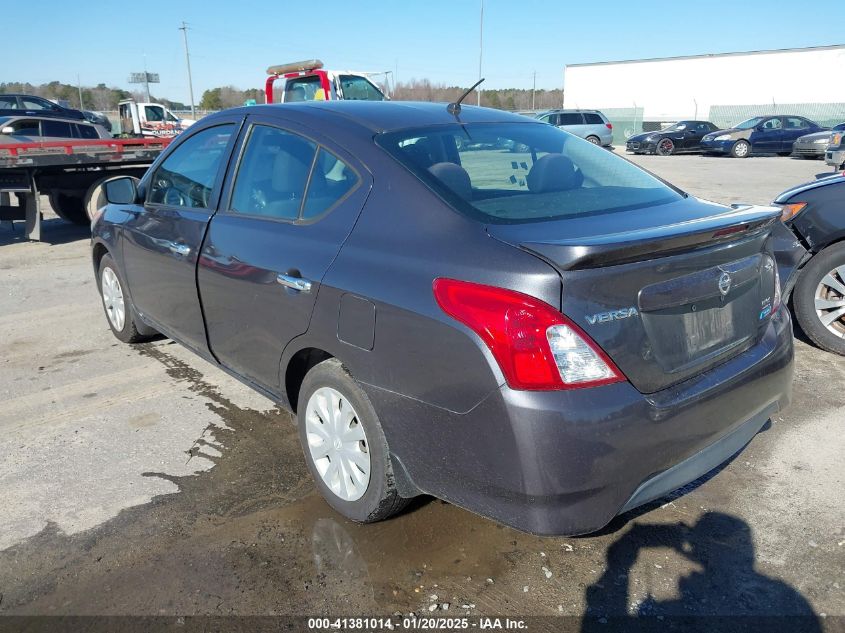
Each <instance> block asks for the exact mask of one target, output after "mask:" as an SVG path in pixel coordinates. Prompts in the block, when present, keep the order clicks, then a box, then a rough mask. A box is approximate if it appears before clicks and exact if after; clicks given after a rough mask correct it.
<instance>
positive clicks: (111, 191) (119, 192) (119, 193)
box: [103, 176, 138, 204]
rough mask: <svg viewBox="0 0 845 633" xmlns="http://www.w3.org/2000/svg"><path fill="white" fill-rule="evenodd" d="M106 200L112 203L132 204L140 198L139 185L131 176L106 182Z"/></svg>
mask: <svg viewBox="0 0 845 633" xmlns="http://www.w3.org/2000/svg"><path fill="white" fill-rule="evenodd" d="M103 188H104V189H105V191H106V200H108V201H109V202H110V203H111V204H132V203H133V202H135V200H137V199H138V187H137V186H136V184H135V179H134V178H132V177H130V176H124V177H122V178H115V179H114V180H109V181H108V182H107V183H105V184H104V186H103Z"/></svg>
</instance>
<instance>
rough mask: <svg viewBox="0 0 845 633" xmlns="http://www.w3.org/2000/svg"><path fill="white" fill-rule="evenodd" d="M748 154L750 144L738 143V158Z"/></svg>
mask: <svg viewBox="0 0 845 633" xmlns="http://www.w3.org/2000/svg"><path fill="white" fill-rule="evenodd" d="M747 153H748V144H747V143H738V144H737V146H736V155H737V156H745V155H746V154H747Z"/></svg>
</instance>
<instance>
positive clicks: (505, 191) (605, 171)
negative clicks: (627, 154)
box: [376, 122, 683, 223]
mask: <svg viewBox="0 0 845 633" xmlns="http://www.w3.org/2000/svg"><path fill="white" fill-rule="evenodd" d="M376 141H377V143H378V144H379V145H381V146H382V147H383V148H384V149H386V150H387V151H388V152H389V153H390V154H392V155H393V156H394V157H395V158H396V159H397V160H399V162H400V163H402V164H403V165H405V166H406V167H407V168H408V169H409V170H410V171H411V172H413V173H414V174H416V175H417V176H418V177H419V178H420V179H421V180H422V181H423V182H425V183H426V184H427V185H429V186H430V187H431V188H432V189H433V190H434V191H435V192H437V193H438V194H440V196H441V197H442V198H443V199H444V200H445V201H446V202H447V203H449V204H450V205H451V206H452V207H454V208H455V209H456V210H458V211H461V212H464V213H466V214H468V215H472V216H474V217H476V218H478V219H479V220H481V221H484V222H500V223H513V222H530V221H539V220H548V219H555V218H566V217H573V216H581V215H593V214H600V213H611V212H622V211H629V210H632V209H639V208H645V207H650V206H655V205H659V204H666V203H669V202H674V201H676V200H680V199H681V198H682V196H683V194H681V193H679V192H678V191H676V190H675V189H672V188H671V187H669V186H667V185H666V184H664V183H663V182H662V181H660V180H658V179H657V178H655V177H654V176H651V175H650V174H648V173H647V172H645V171H643V170H641V169H640V168H639V167H636V166H635V165H633V164H632V163H629V162H628V161H626V160H624V159H622V158H620V157H618V156H615V155H614V154H613V153H612V152H608V151H607V150H605V149H602V148H601V147H598V146H596V145H593V144H592V143H589V142H587V141H584V140H583V139H580V138H576V137H574V136H572V135H570V134H567V133H565V132H563V131H561V130H560V129H558V128H556V127H552V126H549V125H543V124H542V123H534V122H529V123H475V124H473V123H468V124H464V125H454V126H452V125H449V126H437V127H430V128H418V129H415V130H407V131H406V130H403V131H400V132H392V133H385V134H381V135H379V136H378V137H377V138H376Z"/></svg>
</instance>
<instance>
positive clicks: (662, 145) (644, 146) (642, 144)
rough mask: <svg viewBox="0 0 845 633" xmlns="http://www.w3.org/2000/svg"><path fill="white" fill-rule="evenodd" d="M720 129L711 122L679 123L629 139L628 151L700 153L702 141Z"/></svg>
mask: <svg viewBox="0 0 845 633" xmlns="http://www.w3.org/2000/svg"><path fill="white" fill-rule="evenodd" d="M718 129H719V128H718V127H717V126H716V125H715V124H713V123H711V122H710V121H678V122H677V123H673V124H672V125H670V126H669V127H667V128H664V129H662V130H657V131H655V132H643V133H642V134H637V135H636V136H632V137H631V138H629V139H628V142H627V143H626V144H625V149H626V151H629V152H632V153H634V154H658V155H660V156H671V155H672V154H680V153H682V152H700V151H701V139H702V138H703V137H704V135H705V134H709V133H710V132H715V131H716V130H718Z"/></svg>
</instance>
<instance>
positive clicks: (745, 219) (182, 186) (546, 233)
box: [92, 101, 793, 534]
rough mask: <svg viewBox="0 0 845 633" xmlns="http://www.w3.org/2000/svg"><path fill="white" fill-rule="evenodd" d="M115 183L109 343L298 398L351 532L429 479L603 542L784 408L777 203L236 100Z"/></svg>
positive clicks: (550, 147)
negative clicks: (735, 200)
mask: <svg viewBox="0 0 845 633" xmlns="http://www.w3.org/2000/svg"><path fill="white" fill-rule="evenodd" d="M509 147H510V148H513V147H519V148H523V147H524V148H525V150H526V151H524V152H514V151H512V150H509V149H507V148H509ZM107 196H108V199H109V200H110V204H109V205H107V206H106V207H104V209H103V210H102V211H101V213H100V215H99V216H98V217H97V218H96V219H95V221H94V226H93V244H92V247H93V259H94V268H95V270H96V273H97V280H98V284H99V288H100V290H101V294H102V300H103V305H104V307H105V311H106V315H107V318H108V322H109V324H110V326H111V328H112V330H113V331H114V334H115V335H116V336H117V337H118V338H119V339H120V340H122V341H125V342H128V343H133V342H138V341H141V340H144V338H146V337H149V336H151V335H154V334H155V333H156V332H159V333H161V334H164V335H165V336H168V337H171V338H172V339H174V340H177V341H179V342H180V343H182V344H183V345H185V346H187V347H189V348H190V349H192V350H194V351H195V352H196V353H197V354H199V355H200V356H202V357H203V358H205V359H206V360H208V361H209V362H211V363H213V364H215V365H218V366H220V367H222V368H223V369H224V370H226V371H228V372H230V373H231V374H232V375H233V376H235V377H237V378H239V379H240V380H242V381H243V382H245V383H246V384H248V385H250V386H251V387H254V388H255V389H257V390H258V391H260V392H261V393H263V394H265V395H267V396H268V397H270V398H272V399H274V400H275V401H277V402H279V403H281V404H282V405H285V406H287V407H289V408H290V409H292V410H293V411H295V412H296V417H297V421H298V426H299V435H300V439H301V441H302V446H303V449H304V453H305V459H306V461H307V463H308V467H309V468H310V470H311V473H312V474H313V476H314V479H315V481H316V483H317V486H318V488H319V489H320V491H321V492H322V494H323V496H324V497H325V498H326V500H327V501H328V502H329V503H330V504H331V505H332V506H333V507H334V508H335V509H337V510H338V511H339V512H340V513H342V514H344V515H346V516H347V517H349V518H352V519H355V520H357V521H376V520H379V519H384V518H386V517H388V516H390V515H392V514H394V513H396V512H397V511H399V510H400V509H401V508H402V507H403V506H404V505H405V501H406V500H407V499H409V498H411V497H413V496H415V495H419V494H422V493H424V494H429V495H434V496H436V497H440V498H442V499H445V500H448V501H450V502H452V503H455V504H457V505H459V506H463V507H465V508H467V509H469V510H472V511H474V512H477V513H479V514H482V515H484V516H487V517H491V518H494V519H496V520H498V521H501V522H502V523H506V524H508V525H511V526H514V527H516V528H519V529H521V530H526V531H529V532H534V533H542V534H577V533H585V532H591V531H594V530H596V529H598V528H601V527H602V526H604V525H605V524H606V523H607V522H608V521H610V520H611V519H612V518H613V517H614V516H615V515H617V514H619V513H621V512H625V511H627V510H630V509H632V508H634V507H637V506H639V505H642V504H644V503H646V502H648V501H651V500H653V499H656V498H658V497H660V496H661V495H664V494H666V493H668V492H670V491H671V490H674V489H676V488H678V487H679V486H681V485H683V484H685V483H687V482H689V481H691V480H694V479H696V478H697V477H699V476H701V475H703V474H704V473H706V472H708V471H709V470H711V469H713V468H714V467H716V466H717V465H719V464H720V463H722V462H724V461H725V460H726V459H728V458H729V457H731V456H732V455H733V454H734V453H736V452H737V451H739V450H740V449H741V448H742V447H743V446H744V445H745V444H746V443H747V442H748V441H749V440H750V439H751V438H752V437H753V436H754V435H755V434H756V433H757V432H758V431H759V430H760V428H761V427H762V426H763V425H764V424H765V423H766V421H767V420H768V419H769V418H770V416H772V415H773V414H775V413H776V412H777V411H778V410H779V409H780V408H781V407H783V406H784V405H785V404H786V403H787V402H788V400H789V394H790V384H791V380H792V359H793V349H792V329H791V327H790V317H789V314H788V312H787V310H786V309H785V308H783V307H782V305H781V302H780V295H779V292H780V290H779V281H778V275H777V268H776V266H775V265H774V260H773V258H772V246H771V235H770V233H771V229H772V226H773V224H774V223H775V222H777V221H778V217H779V215H780V211H779V210H774V209H771V208H759V207H739V208H726V207H723V206H719V205H716V204H712V203H709V202H704V201H702V200H697V199H696V198H693V197H692V196H689V195H687V194H685V193H684V192H682V191H679V190H678V189H676V188H674V187H672V186H670V185H668V184H666V183H664V182H662V181H660V180H658V179H657V178H655V177H654V176H651V175H649V174H648V173H646V172H644V171H642V170H641V169H639V168H638V167H636V166H634V165H632V164H631V163H629V162H628V161H626V160H624V159H622V158H619V157H617V156H614V155H613V154H612V153H610V152H607V151H605V150H603V149H601V148H600V147H596V146H595V145H593V144H591V143H589V142H587V141H584V140H582V139H580V138H577V137H575V136H572V135H571V134H568V133H567V132H564V131H562V130H559V129H556V128H555V127H552V126H550V125H545V124H543V123H541V122H538V121H535V120H532V119H528V118H526V117H521V116H519V115H515V114H508V113H505V112H501V111H498V110H488V109H483V108H474V107H464V108H463V109H462V110H461V109H460V108H459V107H455V106H454V104H453V105H452V106H450V108H448V109H447V107H446V105H441V104H431V103H425V104H423V103H419V104H418V103H399V102H380V103H372V102H363V101H362V102H356V101H336V102H326V103H299V104H286V105H278V106H257V107H250V108H240V109H234V110H227V111H225V112H221V113H219V114H215V115H212V116H209V117H206V118H204V119H202V121H200V122H198V123H197V124H196V125H194V126H192V127H191V129H190V130H189V131H187V132H185V133H184V134H183V135H181V136H180V137H179V138H178V139H176V140H175V141H174V142H173V144H172V145H171V146H170V147H169V148H168V149H167V150H166V151H165V152H164V153H163V154H162V155H161V157H160V158H159V159H158V160H157V161H156V162H155V164H153V165H152V166H151V167H150V169H149V171H148V172H147V174H146V175H145V176H144V178H142V179H141V181H140V182H139V183H137V184H136V183H135V182H134V181H133V180H130V179H127V178H123V179H118V180H113V181H111V182H110V184H109V185H108V187H107Z"/></svg>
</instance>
